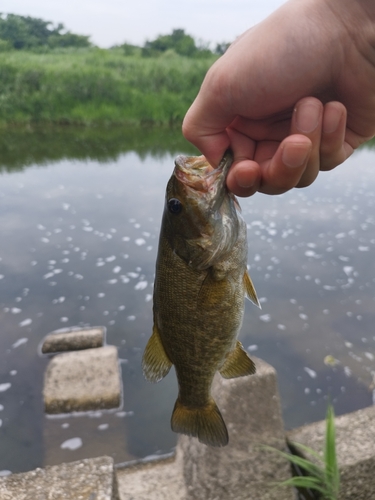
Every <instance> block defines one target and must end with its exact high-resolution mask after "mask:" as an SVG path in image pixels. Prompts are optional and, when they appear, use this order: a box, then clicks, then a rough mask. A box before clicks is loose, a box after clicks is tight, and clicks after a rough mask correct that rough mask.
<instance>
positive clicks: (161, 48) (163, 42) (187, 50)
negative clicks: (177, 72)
mask: <svg viewBox="0 0 375 500" xmlns="http://www.w3.org/2000/svg"><path fill="white" fill-rule="evenodd" d="M167 50H174V51H175V52H177V54H180V55H182V56H189V57H191V56H195V55H196V54H197V53H198V52H199V51H201V49H200V48H199V47H197V45H196V43H195V40H194V38H193V37H192V36H190V35H187V34H186V33H185V30H183V29H174V30H173V31H172V34H171V35H159V36H158V37H157V38H155V40H152V41H147V42H146V43H145V45H144V47H143V50H142V54H143V55H144V56H150V55H155V54H157V53H162V52H166V51H167ZM202 50H203V49H202ZM204 50H205V51H206V49H204Z"/></svg>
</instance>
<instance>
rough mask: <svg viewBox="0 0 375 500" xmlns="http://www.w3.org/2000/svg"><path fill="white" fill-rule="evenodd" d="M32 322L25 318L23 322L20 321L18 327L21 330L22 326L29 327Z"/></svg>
mask: <svg viewBox="0 0 375 500" xmlns="http://www.w3.org/2000/svg"><path fill="white" fill-rule="evenodd" d="M32 322H33V320H32V319H30V318H27V319H24V320H23V321H21V323H19V324H18V325H19V326H20V327H21V328H22V327H24V326H29V325H31V323H32Z"/></svg>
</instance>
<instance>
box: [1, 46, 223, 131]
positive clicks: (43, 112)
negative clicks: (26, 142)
mask: <svg viewBox="0 0 375 500" xmlns="http://www.w3.org/2000/svg"><path fill="white" fill-rule="evenodd" d="M214 61H215V57H214V56H212V57H209V58H205V59H192V58H187V57H183V56H178V55H176V54H169V57H168V55H166V56H165V57H158V58H142V57H140V56H126V55H125V53H124V51H122V50H120V49H112V50H104V49H80V50H79V49H78V50H77V49H76V50H60V51H53V52H47V53H45V54H43V53H40V54H36V53H31V52H22V51H11V52H2V53H0V67H1V71H0V123H1V124H9V123H27V122H54V123H77V124H92V123H106V124H113V123H122V124H134V125H139V124H153V125H155V124H163V125H167V124H168V125H171V124H179V123H181V121H182V119H183V117H184V114H185V112H186V110H187V109H188V107H189V105H190V104H191V102H192V101H193V99H194V97H195V96H196V94H197V92H198V90H199V87H200V84H201V82H202V80H203V78H204V75H205V73H206V72H207V70H208V68H209V67H210V66H211V64H212V63H213V62H214Z"/></svg>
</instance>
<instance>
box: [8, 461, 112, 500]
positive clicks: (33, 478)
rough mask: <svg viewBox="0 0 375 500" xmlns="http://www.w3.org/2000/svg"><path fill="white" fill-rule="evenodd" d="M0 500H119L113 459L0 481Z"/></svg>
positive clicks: (50, 469)
mask: <svg viewBox="0 0 375 500" xmlns="http://www.w3.org/2000/svg"><path fill="white" fill-rule="evenodd" d="M0 498H1V500H78V499H80V500H119V496H118V489H117V479H116V474H115V470H114V464H113V459H112V458H110V457H98V458H91V459H87V460H81V461H78V462H71V463H67V464H61V465H58V466H53V467H46V468H45V469H36V470H34V471H30V472H25V473H22V474H12V475H10V476H7V477H5V478H0Z"/></svg>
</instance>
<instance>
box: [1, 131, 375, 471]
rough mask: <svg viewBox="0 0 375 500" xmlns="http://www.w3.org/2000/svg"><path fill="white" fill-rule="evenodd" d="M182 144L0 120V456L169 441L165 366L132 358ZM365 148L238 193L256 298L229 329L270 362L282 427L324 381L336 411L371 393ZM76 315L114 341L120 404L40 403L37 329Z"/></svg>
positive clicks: (317, 396) (303, 414) (35, 457)
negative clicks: (149, 373) (52, 407)
mask: <svg viewBox="0 0 375 500" xmlns="http://www.w3.org/2000/svg"><path fill="white" fill-rule="evenodd" d="M180 152H188V153H193V152H194V150H193V149H191V147H189V146H188V145H187V144H186V142H184V141H183V140H182V139H181V138H180V134H179V132H178V131H176V132H173V131H164V133H162V132H160V131H154V130H153V131H149V132H148V133H147V132H145V131H142V133H139V131H134V130H127V129H121V128H118V129H105V130H102V129H71V128H66V129H64V128H62V129H60V130H58V129H57V130H56V129H54V130H52V131H51V130H50V131H46V130H44V129H40V130H38V131H37V133H32V132H30V131H27V130H23V131H22V130H21V131H19V130H18V131H14V132H13V133H10V132H6V135H5V136H4V134H3V136H2V142H1V143H0V156H1V157H2V162H1V163H2V165H3V167H0V168H2V170H1V172H2V174H1V183H0V207H1V211H0V227H1V232H2V234H1V242H0V328H1V335H0V356H1V361H0V426H1V427H0V443H1V448H0V449H1V452H0V471H1V470H11V471H14V472H16V471H22V470H29V469H31V468H33V467H37V466H40V465H43V464H54V463H59V462H61V461H71V460H76V459H79V458H81V457H89V456H97V455H103V454H108V455H112V456H113V457H114V458H115V461H116V462H123V461H126V460H129V459H132V458H135V457H142V456H146V455H150V454H155V453H158V452H167V451H169V450H170V449H171V447H173V446H174V445H175V442H176V436H175V434H173V433H172V432H171V431H170V429H169V420H170V414H171V411H172V408H173V404H174V400H175V397H176V392H177V388H176V382H175V377H174V374H173V373H171V374H170V375H169V376H168V377H166V379H164V380H163V381H162V382H161V383H160V384H157V385H153V384H149V383H148V382H146V381H145V380H144V379H143V377H142V373H141V367H140V361H141V356H142V351H143V349H144V346H145V344H146V342H147V339H148V337H149V335H150V332H151V327H152V300H151V298H152V283H153V279H154V262H155V257H156V250H157V241H158V234H159V225H160V218H161V211H162V206H163V197H164V188H165V184H166V181H167V179H168V178H169V176H170V174H171V171H172V167H173V158H174V156H175V155H176V154H177V153H180ZM373 162H374V153H373V152H372V151H370V150H369V149H365V150H362V151H360V152H358V153H357V154H356V155H354V156H353V158H352V159H350V160H349V161H348V162H347V163H346V164H345V165H344V166H341V167H339V168H338V169H337V170H335V171H334V172H331V173H325V174H321V176H320V178H319V179H318V181H317V182H316V183H315V184H314V185H313V186H311V187H310V188H308V189H304V190H295V191H293V192H292V193H288V194H286V195H283V196H279V197H267V196H263V195H256V196H254V197H252V198H251V199H246V200H242V202H241V204H242V207H243V212H244V216H245V219H246V221H247V223H248V226H249V248H250V252H249V264H250V265H251V275H252V278H253V281H254V283H255V285H256V288H257V291H258V295H259V296H260V297H261V298H262V310H261V311H259V310H258V309H257V308H255V307H253V306H251V304H250V303H247V304H246V313H245V320H244V326H243V328H242V333H241V340H242V341H243V343H244V345H245V346H246V347H247V348H248V349H249V351H250V353H251V352H254V354H256V355H257V356H259V357H261V358H263V359H265V360H266V361H268V362H270V363H271V364H272V365H273V366H275V368H276V369H277V371H278V376H279V386H280V392H281V394H282V402H283V410H284V417H285V421H286V425H287V426H288V427H295V426H297V425H301V424H303V423H305V422H311V421H314V420H318V419H321V418H324V415H325V411H326V404H327V398H328V397H330V398H331V399H332V400H333V402H334V405H335V411H336V413H337V414H340V413H344V412H347V411H352V410H355V409H357V408H361V407H364V406H366V405H370V404H372V385H371V384H372V383H373V376H374V374H375V361H374V360H375V358H374V356H375V336H374V335H375V333H374V331H373V324H374V315H375V314H374V312H373V311H374V288H375V264H374V259H373V252H374V245H375V215H374V214H375V211H374V205H375V178H374V174H373V165H372V164H373ZM354 172H355V176H354V175H353V173H354ZM74 325H81V326H88V325H104V326H106V327H107V341H108V343H109V344H112V345H116V346H117V347H118V349H119V357H120V358H121V360H122V363H121V368H122V374H123V383H124V407H123V408H122V409H121V411H118V412H93V413H91V414H90V415H88V416H87V415H85V416H77V417H71V418H59V419H57V418H47V417H45V416H44V414H43V407H42V398H41V390H42V382H43V373H44V370H45V367H46V364H47V361H48V360H47V359H45V358H41V357H39V356H38V353H37V348H38V344H39V342H40V340H41V339H42V338H43V337H44V336H45V335H46V334H47V333H48V332H50V331H52V330H55V329H57V328H59V327H67V326H74ZM327 355H330V356H332V357H333V358H334V359H335V360H337V362H336V364H335V365H334V366H332V365H330V364H325V361H326V363H327V359H325V358H326V356H327ZM333 364H334V363H333Z"/></svg>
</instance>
